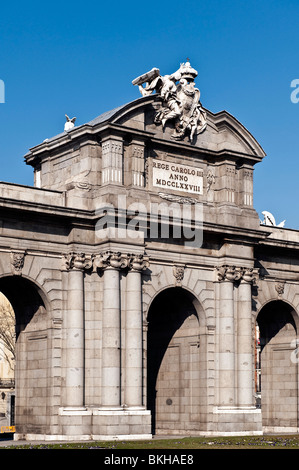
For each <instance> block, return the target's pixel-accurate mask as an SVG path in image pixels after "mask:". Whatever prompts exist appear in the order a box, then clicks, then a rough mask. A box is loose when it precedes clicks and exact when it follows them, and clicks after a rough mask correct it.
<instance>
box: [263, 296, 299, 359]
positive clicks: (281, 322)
mask: <svg viewBox="0 0 299 470" xmlns="http://www.w3.org/2000/svg"><path fill="white" fill-rule="evenodd" d="M257 323H258V326H259V329H260V345H261V350H263V349H264V347H265V346H266V345H267V344H268V343H269V342H270V341H271V339H272V338H274V337H275V336H276V335H277V334H278V333H279V331H280V330H281V329H282V328H284V327H285V326H286V325H291V326H292V327H293V328H294V330H295V332H296V333H297V326H298V325H297V323H298V320H297V318H296V316H295V312H294V309H293V307H291V305H289V304H288V303H286V302H284V301H282V300H273V301H271V302H268V303H267V304H266V305H264V307H262V309H261V310H260V312H259V314H258V316H257Z"/></svg>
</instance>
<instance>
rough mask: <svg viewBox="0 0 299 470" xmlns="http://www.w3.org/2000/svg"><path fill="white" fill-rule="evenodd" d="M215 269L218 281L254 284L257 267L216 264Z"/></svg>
mask: <svg viewBox="0 0 299 470" xmlns="http://www.w3.org/2000/svg"><path fill="white" fill-rule="evenodd" d="M216 271H217V280H218V281H219V282H222V281H230V282H246V283H249V284H254V283H255V281H256V277H257V275H258V269H255V268H246V267H236V266H228V265H223V266H217V267H216Z"/></svg>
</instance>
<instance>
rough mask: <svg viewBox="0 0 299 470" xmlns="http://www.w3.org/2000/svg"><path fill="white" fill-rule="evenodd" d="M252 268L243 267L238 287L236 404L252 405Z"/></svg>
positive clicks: (241, 405) (242, 405)
mask: <svg viewBox="0 0 299 470" xmlns="http://www.w3.org/2000/svg"><path fill="white" fill-rule="evenodd" d="M253 279H254V278H253V270H252V269H245V270H244V271H243V274H242V276H241V280H240V285H239V287H238V324H237V330H238V351H237V352H238V354H237V370H238V405H239V406H240V407H252V406H254V394H253V341H254V337H253V333H252V304H251V285H252V282H253Z"/></svg>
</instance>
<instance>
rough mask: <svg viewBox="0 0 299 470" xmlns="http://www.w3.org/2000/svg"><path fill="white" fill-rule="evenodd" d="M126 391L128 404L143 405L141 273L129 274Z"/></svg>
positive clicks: (131, 272)
mask: <svg viewBox="0 0 299 470" xmlns="http://www.w3.org/2000/svg"><path fill="white" fill-rule="evenodd" d="M125 390H126V393H125V402H126V405H128V406H142V305H141V273H140V272H138V271H134V270H133V271H130V272H128V274H127V309H126V388H125Z"/></svg>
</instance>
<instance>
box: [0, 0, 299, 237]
mask: <svg viewBox="0 0 299 470" xmlns="http://www.w3.org/2000/svg"><path fill="white" fill-rule="evenodd" d="M3 3H4V2H2V5H1V15H0V79H1V80H3V81H4V83H5V103H1V104H0V180H1V181H9V182H15V183H20V184H28V185H31V184H33V173H32V169H31V167H28V166H26V165H25V164H24V161H23V156H24V155H25V154H26V152H27V151H28V149H29V148H30V147H33V146H35V145H37V144H39V143H40V142H42V141H43V140H44V139H45V138H49V137H51V136H53V135H56V134H57V133H59V132H61V131H62V130H63V126H64V122H65V117H64V114H65V113H67V114H68V115H69V116H72V117H73V116H76V117H77V121H76V125H80V124H83V123H84V122H87V121H89V120H91V119H93V118H94V117H96V116H98V115H99V114H101V113H102V112H105V111H107V110H109V109H112V108H114V107H117V106H119V105H121V104H124V103H127V102H129V101H131V100H134V99H136V98H139V96H140V95H139V93H138V90H137V88H136V87H133V85H132V84H131V81H132V79H134V78H135V77H137V76H138V75H140V74H142V73H144V72H146V71H147V70H149V69H151V68H152V67H159V68H160V70H161V73H162V74H168V73H172V72H173V71H175V70H177V68H178V67H179V65H180V63H181V62H185V60H186V58H187V57H189V58H190V61H191V65H192V66H193V67H194V68H195V69H197V70H198V72H199V74H198V77H197V79H196V84H197V86H198V87H199V88H200V90H201V101H202V104H203V106H204V107H206V108H208V109H210V110H211V111H212V112H214V113H215V112H218V111H221V110H223V109H225V110H227V111H228V112H229V113H231V114H233V115H234V116H235V117H236V118H237V119H238V120H239V121H240V122H241V123H242V124H243V125H244V126H245V127H247V129H248V130H249V131H250V132H251V133H252V134H253V135H254V137H255V138H256V139H257V140H258V141H259V143H260V144H261V145H262V147H263V148H264V150H265V152H266V153H267V157H266V158H265V159H264V161H263V162H262V163H260V164H258V165H256V167H255V174H254V181H255V183H254V188H255V198H254V206H255V208H256V210H257V211H258V213H259V214H260V217H262V216H261V211H262V210H268V211H270V212H272V213H273V214H274V216H275V218H276V220H277V222H280V221H281V220H283V219H286V226H287V227H289V228H293V229H299V211H298V205H299V184H298V174H299V103H298V104H294V103H292V102H291V99H290V96H291V92H292V88H291V87H290V84H291V81H292V80H294V79H296V78H298V79H299V61H298V44H299V2H298V0H281V1H270V0H266V1H263V0H260V1H255V0H251V1H250V2H244V1H236V0H226V1H220V0H209V1H206V0H205V1H201V0H196V1H193V0H192V1H185V2H181V1H176V0H173V1H165V2H163V1H160V2H157V1H155V0H154V1H151V2H137V1H135V0H133V1H130V2H114V1H110V2H99V1H89V0H86V1H85V2H82V1H80V2H79V1H76V0H73V1H64V2H58V1H56V0H54V1H52V2H47V3H42V2H37V1H32V0H28V1H26V2H25V1H24V2H21V1H15V2H13V3H10V2H5V4H3ZM298 96H299V94H298Z"/></svg>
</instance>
